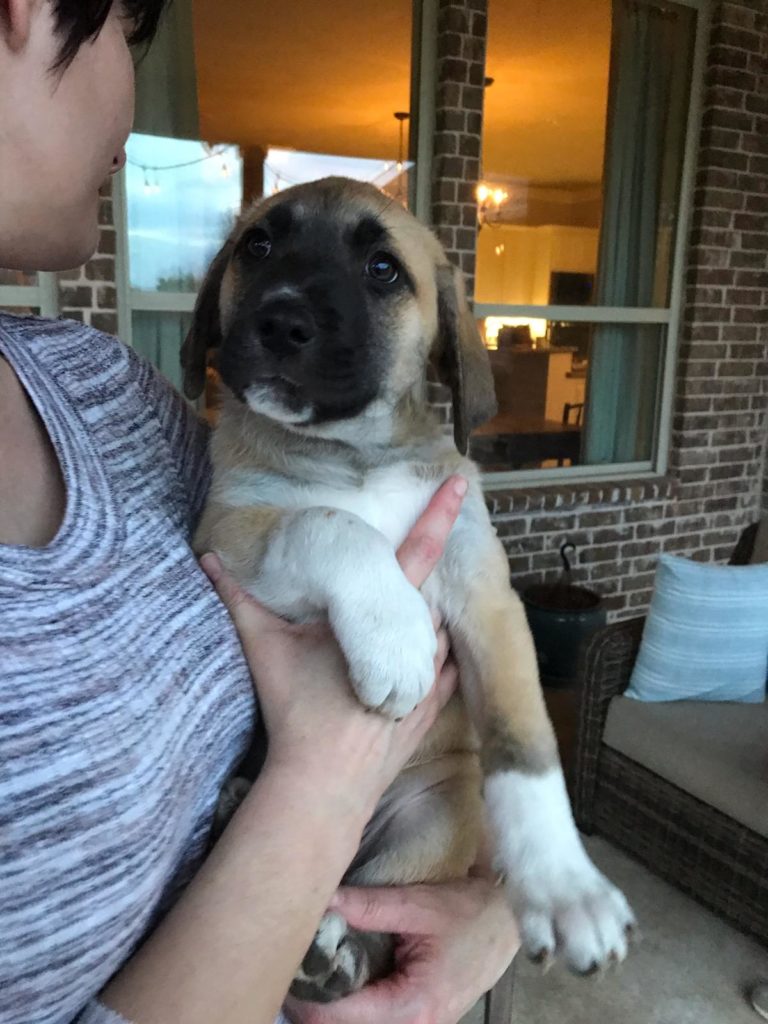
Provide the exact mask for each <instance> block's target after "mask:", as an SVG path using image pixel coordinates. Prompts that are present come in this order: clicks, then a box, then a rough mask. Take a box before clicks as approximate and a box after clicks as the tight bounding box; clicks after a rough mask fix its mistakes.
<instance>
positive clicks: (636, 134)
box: [583, 0, 695, 465]
mask: <svg viewBox="0 0 768 1024" xmlns="http://www.w3.org/2000/svg"><path fill="white" fill-rule="evenodd" d="M694 29H695V12H694V10H693V9H692V8H685V7H682V6H680V5H674V4H656V3H652V2H646V0H614V4H613V29H612V45H611V70H610V86H609V97H608V116H607V133H606V148H605V166H604V175H603V178H604V195H603V217H602V222H601V227H600V243H599V249H598V267H597V284H596V296H595V300H596V303H597V305H600V306H666V305H668V302H669V299H668V289H669V271H670V266H671V253H672V246H673V241H674V238H673V236H674V226H675V223H676V219H677V210H678V205H679V191H680V172H681V169H682V156H683V150H684V143H685V126H686V121H687V114H688V102H689V93H690V73H691V66H692V60H693V40H694V35H695V33H694ZM663 347H664V336H663V332H662V329H661V328H659V327H658V326H656V325H636V324H628V325H623V324H600V325H598V326H597V327H596V328H595V331H594V335H593V340H592V347H591V351H590V359H589V375H588V381H587V402H586V418H585V428H584V451H583V461H584V462H585V463H587V464H590V465H594V464H599V463H611V462H635V461H638V460H646V459H649V458H650V457H651V453H652V446H653V434H654V427H655V417H656V400H657V394H658V390H659V389H658V382H659V373H660V370H661V365H662V356H663Z"/></svg>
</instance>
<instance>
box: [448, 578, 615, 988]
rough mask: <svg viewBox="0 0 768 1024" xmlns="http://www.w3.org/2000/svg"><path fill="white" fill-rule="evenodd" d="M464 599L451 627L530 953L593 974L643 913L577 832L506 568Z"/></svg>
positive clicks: (498, 848) (499, 852)
mask: <svg viewBox="0 0 768 1024" xmlns="http://www.w3.org/2000/svg"><path fill="white" fill-rule="evenodd" d="M464 597H465V600H464V601H463V602H462V604H461V607H460V608H459V609H457V611H456V614H455V615H454V616H453V617H452V618H449V626H450V631H451V636H452V638H453V641H454V648H455V650H456V652H457V655H458V660H459V669H460V676H461V680H462V690H463V692H464V694H465V698H466V700H467V703H468V705H469V707H470V710H471V713H472V717H473V720H474V722H475V726H476V728H477V731H478V734H479V736H480V741H481V760H482V764H483V773H484V776H485V780H484V785H483V792H484V796H485V800H486V804H487V807H488V812H489V815H488V816H489V820H490V824H491V828H492V832H493V835H494V841H495V852H496V861H497V865H498V867H499V868H500V869H501V870H502V871H503V872H504V873H505V875H506V878H507V891H508V893H509V898H510V903H511V906H512V909H513V911H514V912H515V916H516V917H517V920H518V923H519V926H520V932H521V935H522V939H523V944H524V946H525V948H526V950H527V952H528V953H529V955H530V956H531V957H533V958H534V959H537V960H545V959H548V958H549V957H551V956H553V955H554V953H555V952H556V951H558V952H562V954H563V956H564V959H565V960H566V962H567V963H568V965H569V966H570V967H571V968H572V970H574V971H575V972H576V973H580V974H588V973H591V972H592V971H595V970H598V969H599V968H601V967H603V966H605V965H607V964H608V963H610V962H611V961H615V960H622V959H623V958H624V957H625V955H626V953H627V940H628V936H629V934H630V933H631V931H632V928H633V925H634V917H633V915H632V911H631V910H630V909H629V906H628V905H627V902H626V900H625V899H624V897H623V895H622V894H621V893H620V892H619V890H618V889H616V888H615V886H613V885H611V883H610V882H609V881H608V880H607V879H606V878H604V877H603V875H602V874H601V873H600V872H599V871H598V870H597V868H596V867H595V866H594V865H593V864H592V861H591V860H590V859H589V856H588V855H587V853H586V851H585V849H584V847H583V845H582V842H581V838H580V837H579V834H578V831H577V830H576V826H575V823H574V821H573V816H572V814H571V808H570V803H569V801H568V795H567V792H566V788H565V781H564V779H563V773H562V769H561V767H560V763H559V758H558V754H557V745H556V743H555V738H554V734H553V732H552V727H551V725H550V723H549V719H548V717H547V713H546V708H545V705H544V700H543V696H542V693H541V690H540V687H539V682H538V671H537V667H536V658H535V652H534V649H533V643H532V640H531V636H530V632H529V630H528V626H527V622H526V618H525V612H524V610H523V607H522V604H521V602H520V600H519V598H518V597H517V596H516V595H515V594H514V592H513V591H512V590H511V588H510V587H509V584H508V582H507V579H506V571H505V572H504V576H503V577H502V576H501V575H500V574H497V573H495V572H493V571H489V572H487V573H484V574H483V575H482V576H481V577H479V578H478V577H475V579H474V580H472V579H471V580H470V582H469V584H468V586H467V587H466V588H465V590H464Z"/></svg>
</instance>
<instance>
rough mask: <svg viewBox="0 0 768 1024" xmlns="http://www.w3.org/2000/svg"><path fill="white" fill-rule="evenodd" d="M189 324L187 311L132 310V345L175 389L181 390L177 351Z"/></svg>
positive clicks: (189, 314) (190, 317)
mask: <svg viewBox="0 0 768 1024" xmlns="http://www.w3.org/2000/svg"><path fill="white" fill-rule="evenodd" d="M191 323H192V314H191V313H155V312H151V313H150V312H146V311H144V310H134V312H133V339H132V344H133V347H134V348H135V349H136V351H137V352H138V353H139V355H141V356H143V357H144V358H145V359H147V360H149V362H150V363H153V364H154V365H155V366H156V367H157V368H158V369H159V370H160V372H161V373H162V374H163V375H164V376H165V377H166V378H167V379H168V380H169V381H170V382H171V384H173V385H174V387H175V388H177V389H178V390H181V365H180V363H179V352H180V351H181V345H182V342H183V341H184V338H185V337H186V336H187V331H188V330H189V327H190V324H191Z"/></svg>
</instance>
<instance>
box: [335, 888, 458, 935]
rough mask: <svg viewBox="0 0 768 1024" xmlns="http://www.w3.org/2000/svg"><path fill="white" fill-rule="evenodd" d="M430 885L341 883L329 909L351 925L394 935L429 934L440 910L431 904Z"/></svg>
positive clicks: (437, 920)
mask: <svg viewBox="0 0 768 1024" xmlns="http://www.w3.org/2000/svg"><path fill="white" fill-rule="evenodd" d="M431 888H432V887H426V886H423V885H409V886H398V887H396V888H387V887H379V888H357V887H352V886H342V887H341V888H340V889H339V890H337V892H336V893H335V895H334V897H333V899H332V900H331V904H330V909H331V910H335V911H336V912H337V913H339V914H341V916H342V917H343V918H345V919H346V921H347V923H348V924H350V925H352V927H353V928H359V929H361V930H365V931H371V932H392V933H394V934H396V935H430V934H432V933H433V932H434V930H435V928H436V927H438V926H439V925H440V924H441V923H443V924H444V920H443V917H444V912H443V913H442V914H441V912H440V908H439V907H436V906H435V903H434V893H433V892H431V891H430V889H431Z"/></svg>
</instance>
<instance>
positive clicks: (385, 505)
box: [221, 463, 442, 547]
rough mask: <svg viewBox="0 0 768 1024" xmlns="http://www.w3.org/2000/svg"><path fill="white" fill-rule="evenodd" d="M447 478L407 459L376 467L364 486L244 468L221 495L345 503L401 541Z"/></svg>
mask: <svg viewBox="0 0 768 1024" xmlns="http://www.w3.org/2000/svg"><path fill="white" fill-rule="evenodd" d="M441 482H442V481H441V480H437V479H431V480H425V479H422V478H420V477H419V476H417V475H416V473H415V472H414V470H413V468H412V467H411V466H410V465H408V464H407V463H399V464H397V465H394V466H385V467H383V468H382V469H376V470H373V471H372V472H370V473H369V474H368V475H367V477H366V479H365V482H364V484H363V485H362V486H360V487H354V486H350V485H345V484H338V485H334V484H319V483H312V484H303V483H301V482H299V481H294V480H288V479H287V478H285V477H281V476H278V475H273V474H271V473H260V472H253V473H249V472H248V471H243V470H239V471H238V472H237V473H233V474H232V475H231V476H230V477H229V478H228V479H227V480H226V481H225V482H224V484H223V486H222V489H221V500H222V501H223V502H224V503H225V504H227V505H236V506H248V505H274V506H277V507H278V508H285V509H297V510H298V509H307V508H336V509H340V510H341V511H343V512H351V513H352V514H353V515H356V516H359V518H360V519H362V520H363V521H364V522H366V523H368V525H369V526H372V527H373V528H374V529H376V530H378V531H379V532H380V533H383V534H384V536H385V537H386V538H387V540H388V541H389V542H390V544H392V545H393V547H398V546H399V545H400V544H401V543H402V541H403V540H404V539H405V537H406V536H407V534H408V532H409V531H410V529H411V527H412V526H413V524H414V523H415V522H416V520H417V519H418V517H419V516H420V515H421V513H422V512H423V511H424V509H425V508H426V507H427V505H428V503H429V500H430V498H431V497H432V495H433V494H434V493H435V490H436V489H437V487H438V486H439V484H440V483H441Z"/></svg>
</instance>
